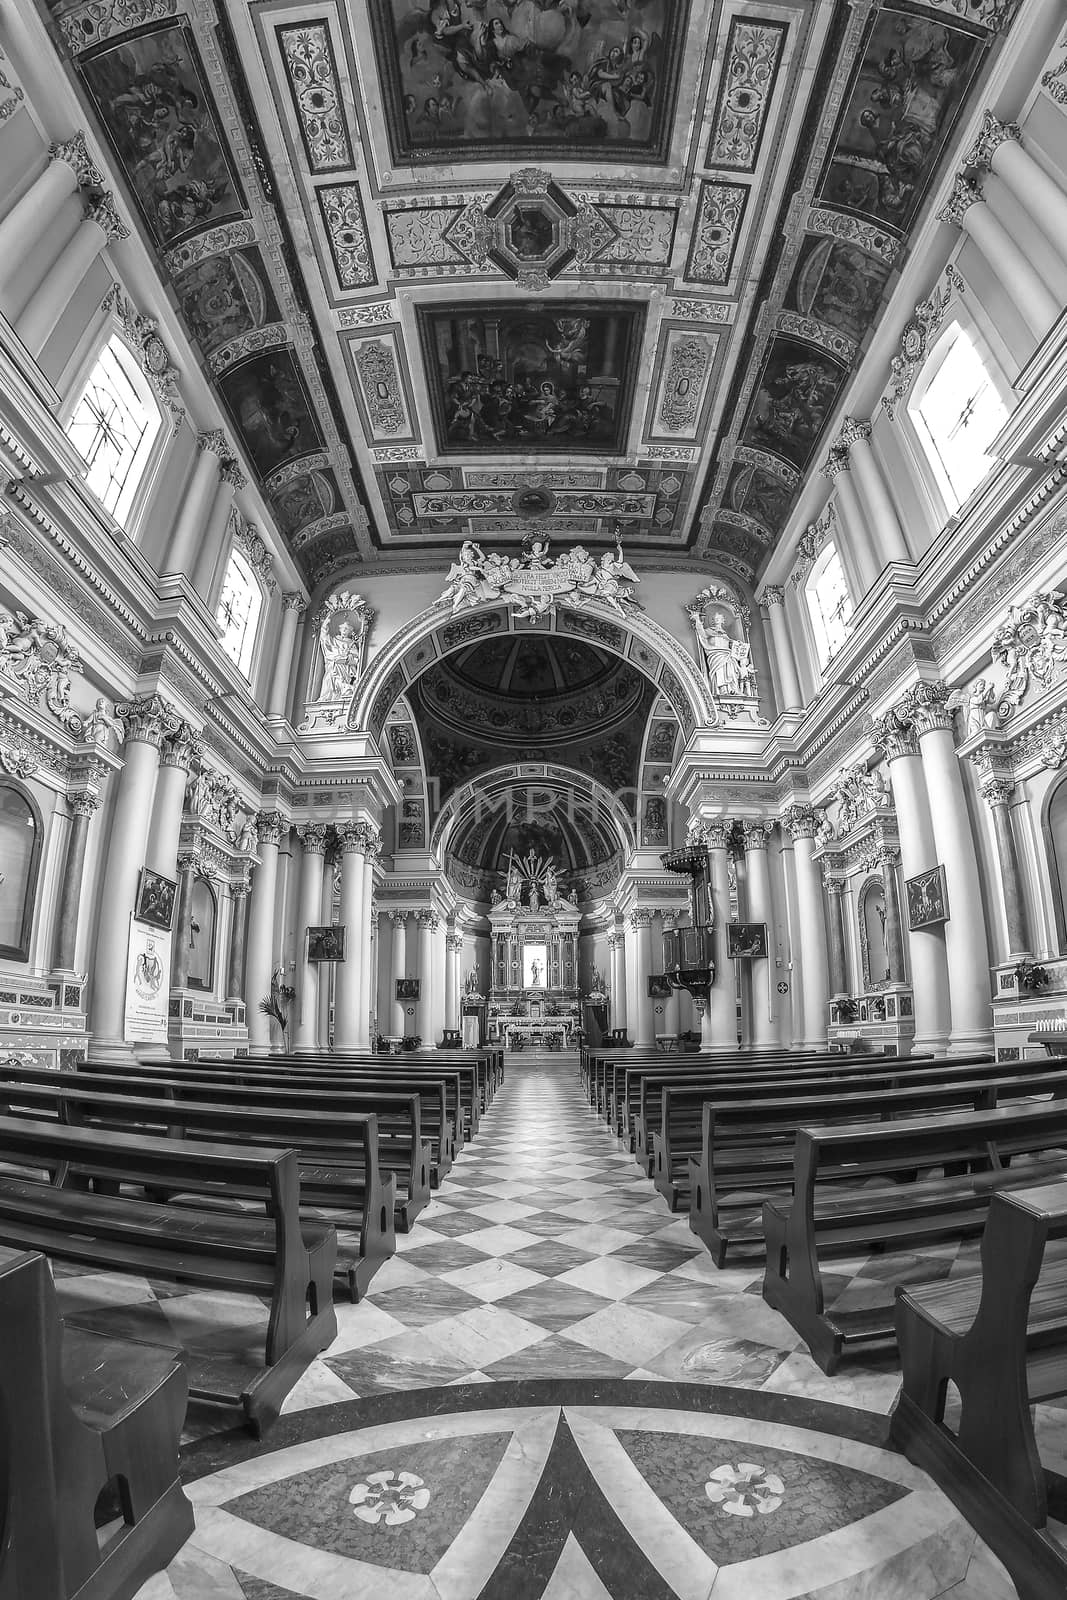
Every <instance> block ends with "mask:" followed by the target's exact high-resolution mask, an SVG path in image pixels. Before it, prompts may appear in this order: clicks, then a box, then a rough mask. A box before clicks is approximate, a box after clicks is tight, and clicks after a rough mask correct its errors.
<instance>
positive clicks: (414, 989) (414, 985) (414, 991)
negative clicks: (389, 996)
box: [396, 978, 422, 1000]
mask: <svg viewBox="0 0 1067 1600" xmlns="http://www.w3.org/2000/svg"><path fill="white" fill-rule="evenodd" d="M421 991H422V984H421V980H420V979H419V978H397V980H396V998H397V999H398V1000H417V999H418V998H419V995H420V993H421Z"/></svg>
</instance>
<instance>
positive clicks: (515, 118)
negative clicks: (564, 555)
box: [51, 0, 1012, 584]
mask: <svg viewBox="0 0 1067 1600" xmlns="http://www.w3.org/2000/svg"><path fill="white" fill-rule="evenodd" d="M1011 9H1012V0H926V3H925V4H914V3H908V0H890V3H887V4H884V5H881V6H876V5H874V4H871V3H868V0H858V3H856V4H848V3H846V0H837V3H830V0H827V3H820V4H813V3H811V0H773V3H772V0H766V3H750V4H745V3H742V0H691V3H689V0H434V3H432V4H429V5H426V6H420V5H419V4H418V3H415V0H349V3H348V4H347V5H340V4H337V3H335V0H303V3H285V0H252V3H251V4H249V3H243V0H60V3H59V4H57V5H56V6H55V7H54V9H53V10H52V13H51V15H52V20H53V26H54V29H55V32H56V35H57V38H58V39H59V40H60V42H61V48H63V49H64V51H65V52H66V53H67V55H68V57H69V59H70V62H71V70H72V72H74V74H75V76H76V78H77V80H78V82H79V83H80V84H81V87H82V89H83V91H84V94H85V96H86V98H87V100H88V102H89V104H90V106H91V108H92V111H93V114H94V115H95V117H96V119H97V125H98V129H99V131H100V133H101V136H102V140H103V142H104V144H105V145H106V146H108V147H110V151H111V154H112V157H113V159H114V163H115V165H116V166H117V167H119V168H122V169H124V173H125V182H126V193H127V197H128V199H129V202H130V207H131V210H132V211H133V212H134V214H135V216H136V218H137V220H138V221H139V224H140V226H141V229H142V231H143V233H144V235H145V237H146V239H147V240H148V242H149V243H150V244H151V246H152V247H153V249H154V250H155V251H156V254H157V256H158V259H159V262H160V266H161V270H162V272H163V274H164V276H165V279H166V281H167V283H168V285H169V287H170V289H171V291H172V293H173V296H174V299H175V302H176V304H177V305H178V306H179V308H180V310H181V312H182V314H183V316H184V318H185V321H186V324H187V327H188V329H189V332H190V334H191V336H192V338H193V340H194V342H195V345H196V347H197V349H198V350H199V353H200V356H201V359H202V361H203V364H204V367H205V370H206V371H207V372H208V374H209V375H210V376H211V378H212V380H213V381H214V383H215V385H216V388H217V391H218V393H219V396H220V398H221V400H222V403H223V406H224V408H225V410H226V413H227V414H228V417H229V420H230V423H231V425H232V430H233V436H234V439H235V440H236V441H237V443H238V444H239V445H240V448H241V451H242V454H243V456H244V457H245V459H246V461H247V464H248V466H249V468H250V469H251V471H252V472H253V473H254V474H255V477H256V479H257V480H258V481H259V483H260V485H261V487H262V488H263V491H264V493H265V495H266V497H267V499H268V500H269V501H270V503H271V504H272V505H273V507H274V509H275V512H276V515H277V518H278V523H279V526H280V528H281V530H282V531H283V533H284V534H285V536H286V538H287V539H288V540H289V542H290V544H291V547H292V549H293V551H294V553H295V554H296V556H297V558H298V560H299V562H300V564H301V566H302V568H303V570H304V572H305V575H306V576H307V578H308V581H309V582H310V583H312V584H314V583H316V582H319V581H322V580H323V579H325V578H327V577H332V576H333V575H334V574H336V575H338V576H339V575H341V573H343V572H344V571H345V570H346V569H350V568H352V567H353V566H355V565H356V564H358V562H359V561H361V560H365V559H368V558H370V557H371V556H372V555H373V554H374V552H375V550H376V549H384V550H386V551H393V552H395V551H399V550H403V551H404V552H406V553H407V555H411V554H413V553H417V552H419V551H425V552H429V551H433V550H435V549H436V550H438V551H441V550H442V547H446V546H453V545H455V544H456V543H458V542H459V541H461V540H463V539H466V538H474V539H484V540H490V539H492V540H495V541H497V542H507V541H509V540H517V539H519V538H521V537H522V536H523V535H525V534H527V533H530V532H532V531H540V532H542V533H543V534H545V535H552V536H555V537H558V538H561V539H580V540H581V541H582V542H584V543H585V544H587V545H590V544H594V543H595V542H596V541H598V540H606V539H608V538H609V537H610V536H611V531H612V529H613V527H614V525H615V524H616V523H619V524H620V525H621V529H622V532H623V536H624V538H625V539H626V542H627V547H628V550H629V551H630V552H632V553H634V554H637V553H641V552H647V553H654V552H661V553H662V552H669V551H675V552H680V551H683V550H692V551H694V552H695V553H697V554H703V555H708V556H714V557H715V558H716V559H717V560H719V561H720V562H722V563H723V564H724V565H726V566H727V567H730V568H732V569H733V570H734V571H735V572H737V573H738V574H739V575H741V576H744V577H748V578H751V577H752V576H753V574H754V573H755V572H756V571H757V569H758V568H759V567H760V566H761V564H762V563H763V561H764V558H765V556H766V554H767V552H768V550H769V548H770V546H771V545H772V544H773V543H774V540H775V538H776V537H777V535H778V534H779V532H780V531H781V528H782V526H783V524H784V522H785V519H786V517H787V514H788V511H789V507H790V505H791V504H792V501H793V499H794V498H795V495H796V493H797V491H798V488H799V486H800V483H801V481H802V479H803V477H804V476H805V474H806V473H807V472H808V471H809V470H810V469H811V467H812V464H813V459H814V457H815V453H816V450H817V448H818V445H819V441H820V438H821V436H822V434H823V433H824V431H825V428H826V426H827V423H828V421H829V418H830V415H831V413H832V412H833V410H834V407H835V404H836V401H837V400H838V398H839V396H840V394H841V391H842V388H843V385H844V383H845V381H846V379H847V376H848V373H849V371H850V369H851V367H852V366H853V364H854V363H855V361H856V360H857V358H858V355H859V353H860V351H861V349H862V346H863V344H864V341H865V339H866V338H867V336H868V335H869V333H870V330H871V328H872V327H873V325H874V323H875V321H876V320H877V317H878V314H879V311H880V309H881V306H882V304H883V302H884V299H885V296H886V293H887V291H888V290H889V289H890V288H891V285H892V274H893V270H894V267H895V266H896V265H898V264H899V261H900V258H901V254H902V252H903V251H904V250H905V249H906V247H907V240H908V236H909V232H910V230H911V229H912V228H913V226H914V224H915V221H916V218H917V216H918V214H919V212H920V210H921V208H922V205H923V203H924V200H925V198H926V196H927V194H928V191H929V189H930V186H931V183H932V181H933V178H934V176H935V175H936V172H937V170H938V167H939V163H940V161H941V159H942V157H943V155H944V151H945V147H946V144H947V142H948V140H949V139H950V138H951V135H952V131H953V129H954V127H955V125H956V122H957V121H958V118H959V115H960V112H961V109H962V108H963V106H964V104H965V103H966V101H967V100H968V97H969V96H971V95H972V94H973V93H974V86H975V82H976V79H977V78H978V76H979V74H980V73H981V72H982V70H983V68H984V66H985V64H986V61H987V59H988V54H989V50H990V47H991V45H992V44H993V43H994V40H995V35H996V33H997V31H998V30H999V29H1002V28H1003V27H1004V26H1005V25H1006V23H1007V21H1008V20H1009V17H1010V12H1011Z"/></svg>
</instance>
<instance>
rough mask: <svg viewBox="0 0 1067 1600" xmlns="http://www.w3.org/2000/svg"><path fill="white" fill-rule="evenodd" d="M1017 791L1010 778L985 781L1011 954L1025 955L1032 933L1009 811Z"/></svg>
mask: <svg viewBox="0 0 1067 1600" xmlns="http://www.w3.org/2000/svg"><path fill="white" fill-rule="evenodd" d="M1014 790H1015V785H1014V783H1012V781H1011V779H1010V778H1003V777H995V776H988V777H985V778H983V780H982V799H983V800H984V801H985V803H986V805H987V806H988V807H989V810H990V813H991V815H992V818H993V837H994V838H995V840H996V844H997V861H998V863H999V865H1000V885H1001V889H1002V891H1003V895H1004V926H1005V932H1006V933H1007V936H1008V955H1009V956H1023V955H1028V954H1029V953H1030V936H1029V933H1028V931H1027V925H1026V923H1027V919H1026V902H1025V900H1024V899H1023V891H1022V875H1021V873H1020V871H1019V852H1018V849H1017V847H1016V843H1015V834H1014V833H1013V832H1012V826H1011V813H1010V812H1009V810H1008V801H1009V800H1010V798H1011V796H1012V794H1013V793H1014Z"/></svg>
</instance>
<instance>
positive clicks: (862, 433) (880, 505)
mask: <svg viewBox="0 0 1067 1600" xmlns="http://www.w3.org/2000/svg"><path fill="white" fill-rule="evenodd" d="M837 443H838V446H839V448H840V449H841V450H843V451H848V454H849V458H850V460H851V463H852V476H853V479H854V481H855V484H856V488H857V490H858V492H859V497H860V501H861V504H862V506H863V509H864V511H865V513H866V516H867V520H868V526H869V527H870V531H871V544H872V547H873V550H874V556H875V567H876V574H877V572H880V571H881V570H882V568H883V567H884V566H885V564H886V563H887V562H888V561H910V560H911V555H910V552H909V550H908V544H907V540H906V539H905V538H904V530H903V528H902V527H901V526H900V518H899V517H898V516H897V513H896V507H895V506H894V505H893V501H892V498H891V496H890V493H889V488H888V486H887V484H886V481H885V478H884V476H883V474H882V469H881V467H880V466H879V465H878V462H877V461H876V460H875V456H874V451H873V450H872V449H871V424H870V423H869V422H860V421H858V420H857V418H855V417H846V418H845V421H844V425H843V426H842V428H841V431H840V433H839V434H838V436H837Z"/></svg>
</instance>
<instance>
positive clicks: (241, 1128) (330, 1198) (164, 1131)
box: [0, 1073, 429, 1300]
mask: <svg viewBox="0 0 1067 1600" xmlns="http://www.w3.org/2000/svg"><path fill="white" fill-rule="evenodd" d="M404 1104H406V1106H407V1109H408V1112H409V1113H410V1112H411V1109H412V1106H414V1107H416V1109H417V1105H418V1102H417V1101H416V1100H414V1097H411V1098H410V1099H408V1100H407V1101H406V1102H404ZM0 1107H2V1108H3V1110H4V1111H5V1112H7V1113H8V1114H9V1115H10V1114H11V1113H12V1112H16V1111H25V1110H28V1111H29V1113H30V1114H31V1115H33V1116H40V1115H41V1114H42V1113H44V1114H47V1113H48V1112H50V1111H54V1112H56V1113H58V1115H60V1117H61V1118H62V1120H63V1121H64V1122H66V1123H68V1124H70V1125H72V1126H77V1127H90V1126H91V1127H100V1128H122V1129H126V1130H130V1131H136V1130H143V1131H144V1132H146V1133H150V1134H153V1135H159V1136H162V1137H166V1138H170V1139H196V1140H198V1141H200V1142H204V1141H206V1140H219V1141H220V1142H222V1143H224V1144H235V1143H237V1141H238V1140H240V1139H242V1138H245V1137H253V1138H255V1139H258V1140H259V1142H260V1143H261V1144H276V1145H279V1146H281V1147H282V1148H283V1149H284V1148H288V1147H292V1148H294V1149H295V1150H296V1151H297V1153H298V1155H299V1173H300V1198H301V1202H302V1204H303V1205H304V1207H305V1208H309V1207H313V1206H314V1207H326V1208H328V1209H330V1210H331V1211H332V1212H334V1213H335V1215H334V1217H333V1218H332V1220H333V1221H334V1222H335V1223H336V1225H337V1226H338V1227H339V1228H342V1229H344V1231H345V1233H346V1235H347V1234H348V1233H350V1232H354V1233H357V1234H358V1236H359V1247H358V1252H353V1251H352V1250H351V1248H350V1246H348V1244H347V1242H346V1241H342V1243H341V1245H340V1247H339V1248H338V1251H337V1256H336V1273H337V1276H338V1277H339V1278H340V1279H341V1280H342V1281H343V1282H344V1283H345V1284H346V1285H347V1288H348V1291H349V1294H350V1295H351V1297H352V1299H353V1300H361V1299H362V1298H363V1296H364V1294H366V1292H367V1289H368V1288H369V1286H370V1282H371V1279H372V1278H373V1276H374V1274H375V1272H377V1270H378V1268H379V1267H380V1266H381V1265H382V1263H383V1262H384V1261H387V1260H388V1259H389V1257H390V1256H392V1255H393V1254H394V1253H395V1250H396V1235H395V1229H394V1222H393V1218H394V1215H395V1210H396V1177H395V1174H393V1173H389V1174H388V1175H387V1176H384V1177H383V1175H382V1173H381V1172H380V1170H379V1167H378V1131H377V1117H376V1116H368V1115H366V1114H364V1113H343V1112H337V1111H335V1110H334V1109H333V1108H332V1107H328V1106H324V1105H323V1104H322V1103H321V1102H320V1103H319V1104H318V1106H317V1107H316V1108H315V1109H312V1110H305V1109H299V1110H293V1109H291V1108H287V1107H275V1108H271V1107H269V1106H254V1105H235V1104H232V1103H229V1102H228V1101H225V1102H223V1103H222V1104H211V1103H209V1102H204V1101H202V1100H199V1099H197V1100H190V1099H186V1098H184V1097H183V1098H182V1099H180V1100H165V1099H163V1098H161V1097H150V1096H146V1095H138V1094H131V1093H128V1092H119V1093H113V1092H109V1091H108V1090H106V1089H100V1088H97V1087H96V1082H95V1078H90V1079H89V1080H88V1081H86V1079H85V1077H84V1075H83V1074H81V1073H53V1074H52V1080H51V1081H50V1082H49V1083H46V1084H35V1083H24V1082H22V1081H20V1080H18V1079H16V1080H13V1081H10V1080H0ZM76 1172H77V1169H75V1174H74V1175H76ZM70 1181H73V1176H72V1178H71V1180H70ZM161 1187H162V1186H161ZM428 1192H429V1191H428V1185H427V1193H428ZM261 1195H262V1186H261V1185H259V1184H258V1183H255V1184H253V1185H252V1187H251V1189H246V1188H242V1186H241V1185H240V1184H239V1183H238V1182H236V1181H235V1182H234V1184H232V1185H231V1187H230V1190H229V1197H230V1198H232V1199H244V1198H246V1197H248V1198H257V1197H259V1196H261Z"/></svg>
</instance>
